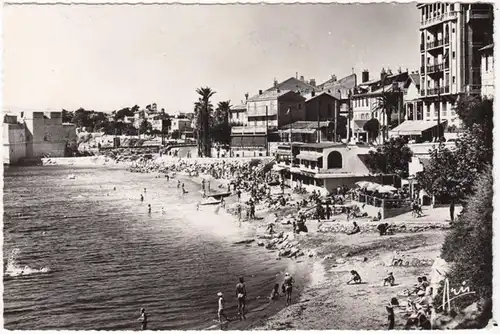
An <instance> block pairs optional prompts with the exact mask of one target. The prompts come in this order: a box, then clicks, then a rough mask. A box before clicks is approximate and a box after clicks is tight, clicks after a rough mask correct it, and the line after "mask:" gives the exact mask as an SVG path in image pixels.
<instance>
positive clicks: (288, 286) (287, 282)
mask: <svg viewBox="0 0 500 334" xmlns="http://www.w3.org/2000/svg"><path fill="white" fill-rule="evenodd" d="M293 283H294V280H293V277H292V276H290V274H289V273H286V274H285V279H284V281H283V288H284V289H285V294H286V304H285V305H286V306H288V305H291V304H292V285H293Z"/></svg>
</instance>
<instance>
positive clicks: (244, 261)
mask: <svg viewBox="0 0 500 334" xmlns="http://www.w3.org/2000/svg"><path fill="white" fill-rule="evenodd" d="M182 182H184V183H185V188H186V190H187V191H188V193H187V194H184V195H182V192H181V189H178V188H177V181H176V180H175V179H173V180H172V179H171V180H170V181H167V179H166V178H163V177H162V178H155V176H154V174H137V173H129V172H127V171H125V170H121V169H118V168H110V167H107V168H106V167H95V168H83V167H80V168H78V167H72V168H68V167H57V166H47V167H8V168H6V169H5V172H4V245H3V253H4V324H5V327H6V328H7V329H11V330H14V329H18V330H19V329H24V330H28V329H72V330H134V329H138V328H139V327H140V324H139V322H138V318H139V310H140V308H142V307H144V308H146V311H147V313H148V317H149V323H148V329H167V330H168V329H206V328H209V327H211V326H213V325H214V322H213V320H214V319H215V318H216V316H217V296H216V294H217V292H219V291H222V292H224V294H225V296H226V299H227V306H228V310H227V313H228V315H229V316H230V318H231V317H233V318H235V317H236V313H237V312H236V302H235V296H234V295H235V291H234V289H235V285H236V283H237V279H238V277H239V276H240V275H242V276H244V277H245V279H246V285H247V289H248V291H249V301H248V309H249V314H248V319H249V320H247V321H246V322H244V324H241V323H240V322H235V325H234V326H233V328H249V327H251V326H252V324H253V325H255V324H256V323H257V322H262V321H263V319H265V317H267V316H269V315H270V313H272V312H275V311H276V310H277V309H278V308H280V307H282V306H279V307H278V305H274V306H273V305H271V306H270V304H269V301H268V300H267V299H266V296H267V295H269V293H270V291H271V289H272V287H273V285H274V283H275V282H279V281H280V280H281V279H282V275H283V273H284V271H285V270H287V268H289V266H290V262H288V261H285V260H282V261H278V260H276V258H275V257H276V255H275V252H270V251H267V250H265V249H263V248H259V247H256V246H255V245H251V246H250V245H243V244H235V242H237V241H240V240H243V239H245V238H249V237H252V236H253V233H254V231H253V229H252V228H249V227H248V226H247V227H245V226H241V225H240V224H238V222H237V221H234V220H233V219H228V217H227V214H226V215H224V214H223V213H222V210H221V213H219V214H220V215H221V216H220V218H217V217H219V216H218V215H216V214H215V213H214V211H215V207H213V206H202V207H200V210H199V211H197V210H196V202H197V201H199V200H200V198H199V197H200V194H199V190H200V186H199V185H196V184H194V183H191V182H189V181H188V180H183V181H182ZM114 188H116V190H114ZM144 188H146V192H145V193H144ZM141 193H143V195H144V201H143V202H141V201H140V194H141ZM148 204H151V213H148ZM214 217H215V219H214ZM283 302H284V301H283ZM236 323H237V324H236ZM230 326H231V325H230ZM229 328H230V329H231V327H229Z"/></svg>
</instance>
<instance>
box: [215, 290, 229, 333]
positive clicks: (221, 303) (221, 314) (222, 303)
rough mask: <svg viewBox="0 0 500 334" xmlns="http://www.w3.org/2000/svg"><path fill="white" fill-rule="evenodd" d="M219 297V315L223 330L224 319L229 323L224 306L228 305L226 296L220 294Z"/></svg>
mask: <svg viewBox="0 0 500 334" xmlns="http://www.w3.org/2000/svg"><path fill="white" fill-rule="evenodd" d="M217 296H218V297H219V311H218V312H217V315H218V317H219V323H220V329H223V327H222V325H223V322H222V318H224V319H225V320H226V321H229V319H228V318H227V316H226V314H225V313H224V306H225V305H226V301H225V299H224V295H223V294H222V292H219V293H218V294H217Z"/></svg>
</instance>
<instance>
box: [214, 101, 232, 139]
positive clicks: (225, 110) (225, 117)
mask: <svg viewBox="0 0 500 334" xmlns="http://www.w3.org/2000/svg"><path fill="white" fill-rule="evenodd" d="M230 110H231V101H230V100H228V101H221V102H219V103H218V104H217V109H216V110H215V111H216V113H215V115H214V119H213V123H212V126H211V127H210V128H212V129H214V133H213V136H212V138H213V139H214V140H215V141H217V142H219V143H224V144H229V142H230V141H231V128H230V126H229V112H230Z"/></svg>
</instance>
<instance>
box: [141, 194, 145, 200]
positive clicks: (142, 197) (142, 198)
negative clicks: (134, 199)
mask: <svg viewBox="0 0 500 334" xmlns="http://www.w3.org/2000/svg"><path fill="white" fill-rule="evenodd" d="M141 202H144V196H142V194H141Z"/></svg>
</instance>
